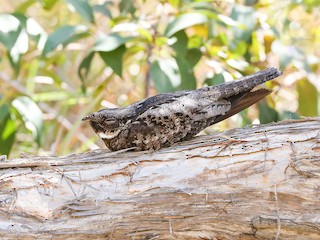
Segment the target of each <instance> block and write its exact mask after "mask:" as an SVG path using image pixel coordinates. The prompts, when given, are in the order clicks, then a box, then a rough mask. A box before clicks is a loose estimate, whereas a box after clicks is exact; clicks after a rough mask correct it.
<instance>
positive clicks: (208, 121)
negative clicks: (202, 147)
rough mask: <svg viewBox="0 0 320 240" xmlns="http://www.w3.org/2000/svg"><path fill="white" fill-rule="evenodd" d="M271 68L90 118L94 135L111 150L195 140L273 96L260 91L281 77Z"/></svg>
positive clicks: (265, 90) (143, 148)
mask: <svg viewBox="0 0 320 240" xmlns="http://www.w3.org/2000/svg"><path fill="white" fill-rule="evenodd" d="M281 74H282V73H281V71H279V70H278V69H276V68H268V69H265V70H263V71H260V72H257V73H254V74H252V75H249V76H246V77H243V78H241V79H239V80H237V81H232V82H228V83H224V84H220V85H217V86H210V87H204V88H200V89H197V90H192V91H178V92H175V93H164V94H159V95H156V96H153V97H150V98H147V99H144V100H141V101H139V102H136V103H134V104H132V105H129V106H127V107H123V108H115V109H102V110H100V111H98V112H94V113H91V114H89V115H88V116H87V117H85V118H83V120H84V121H85V120H89V123H90V125H91V127H92V128H93V130H94V131H95V132H96V133H97V134H98V135H99V136H100V137H101V138H102V139H103V141H104V143H105V144H106V146H107V147H108V148H109V149H111V150H120V149H124V148H131V147H135V149H136V150H149V149H155V150H156V149H160V148H161V147H167V146H170V145H172V144H173V143H175V142H179V141H184V140H187V139H190V138H191V137H193V136H194V135H196V134H197V133H199V132H200V131H201V130H203V129H204V128H206V127H208V126H210V125H212V124H215V123H217V122H220V121H222V120H224V119H226V118H228V117H230V116H232V115H234V114H236V113H238V112H240V111H242V110H243V109H245V108H247V107H249V106H251V105H252V104H254V103H256V102H258V101H260V100H261V99H262V98H264V97H265V96H267V95H268V94H270V92H271V91H270V90H267V89H258V90H253V88H254V87H256V86H257V85H260V84H262V83H264V82H266V81H269V80H271V79H274V78H276V77H278V76H279V75H281Z"/></svg>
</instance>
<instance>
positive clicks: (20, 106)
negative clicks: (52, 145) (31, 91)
mask: <svg viewBox="0 0 320 240" xmlns="http://www.w3.org/2000/svg"><path fill="white" fill-rule="evenodd" d="M12 106H13V107H14V108H15V109H17V111H18V112H19V113H20V115H21V116H22V119H23V121H24V124H25V126H26V128H27V129H29V130H31V131H32V134H33V137H34V139H35V140H36V142H37V143H38V144H39V145H40V143H41V133H42V129H43V119H42V112H41V110H40V108H39V107H38V105H37V104H36V103H35V102H34V101H32V100H31V99H30V98H29V97H25V96H22V97H18V98H16V99H14V100H13V101H12Z"/></svg>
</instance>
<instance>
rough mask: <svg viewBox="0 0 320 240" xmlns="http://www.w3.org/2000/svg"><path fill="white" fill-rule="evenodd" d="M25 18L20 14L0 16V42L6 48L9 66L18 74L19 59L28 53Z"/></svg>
mask: <svg viewBox="0 0 320 240" xmlns="http://www.w3.org/2000/svg"><path fill="white" fill-rule="evenodd" d="M26 19H27V18H26V17H25V16H24V15H21V14H15V15H13V14H0V26H1V28H0V42H1V43H2V44H3V45H4V46H5V47H6V49H7V52H8V57H9V60H10V63H11V65H12V66H13V68H14V69H15V71H16V73H18V72H19V64H20V59H21V56H22V55H23V54H25V53H26V52H27V51H28V47H29V46H28V44H29V40H28V34H27V31H26V28H25V21H26Z"/></svg>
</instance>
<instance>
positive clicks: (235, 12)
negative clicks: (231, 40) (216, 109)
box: [231, 5, 257, 42]
mask: <svg viewBox="0 0 320 240" xmlns="http://www.w3.org/2000/svg"><path fill="white" fill-rule="evenodd" d="M231 18H232V19H233V20H235V21H237V22H239V23H241V24H242V25H243V26H245V28H241V27H233V34H234V37H235V38H236V39H238V40H242V41H246V42H248V41H249V40H250V38H251V33H252V32H253V31H254V29H255V27H256V24H257V19H256V12H255V10H254V8H253V7H250V6H244V5H235V6H234V7H233V9H232V12H231Z"/></svg>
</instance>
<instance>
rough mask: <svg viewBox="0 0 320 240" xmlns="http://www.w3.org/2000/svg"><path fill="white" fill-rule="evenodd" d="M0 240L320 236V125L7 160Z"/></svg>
mask: <svg viewBox="0 0 320 240" xmlns="http://www.w3.org/2000/svg"><path fill="white" fill-rule="evenodd" d="M0 171H1V172H0V184H1V188H0V193H1V195H0V199H1V203H0V209H1V212H0V214H1V220H0V222H1V223H0V237H1V239H320V119H319V118H312V119H303V120H297V121H286V122H280V123H277V124H268V125H260V126H253V127H250V128H243V129H233V130H230V131H227V132H223V133H219V134H216V135H211V136H200V137H196V138H194V139H193V140H191V141H188V142H183V143H179V144H176V145H175V146H173V147H170V148H165V149H161V150H160V151H157V152H125V151H122V152H107V151H105V150H99V151H95V152H88V153H83V154H74V155H69V156H65V157H52V156H50V157H48V156H44V157H32V158H20V159H11V160H7V161H2V162H1V163H0Z"/></svg>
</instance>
